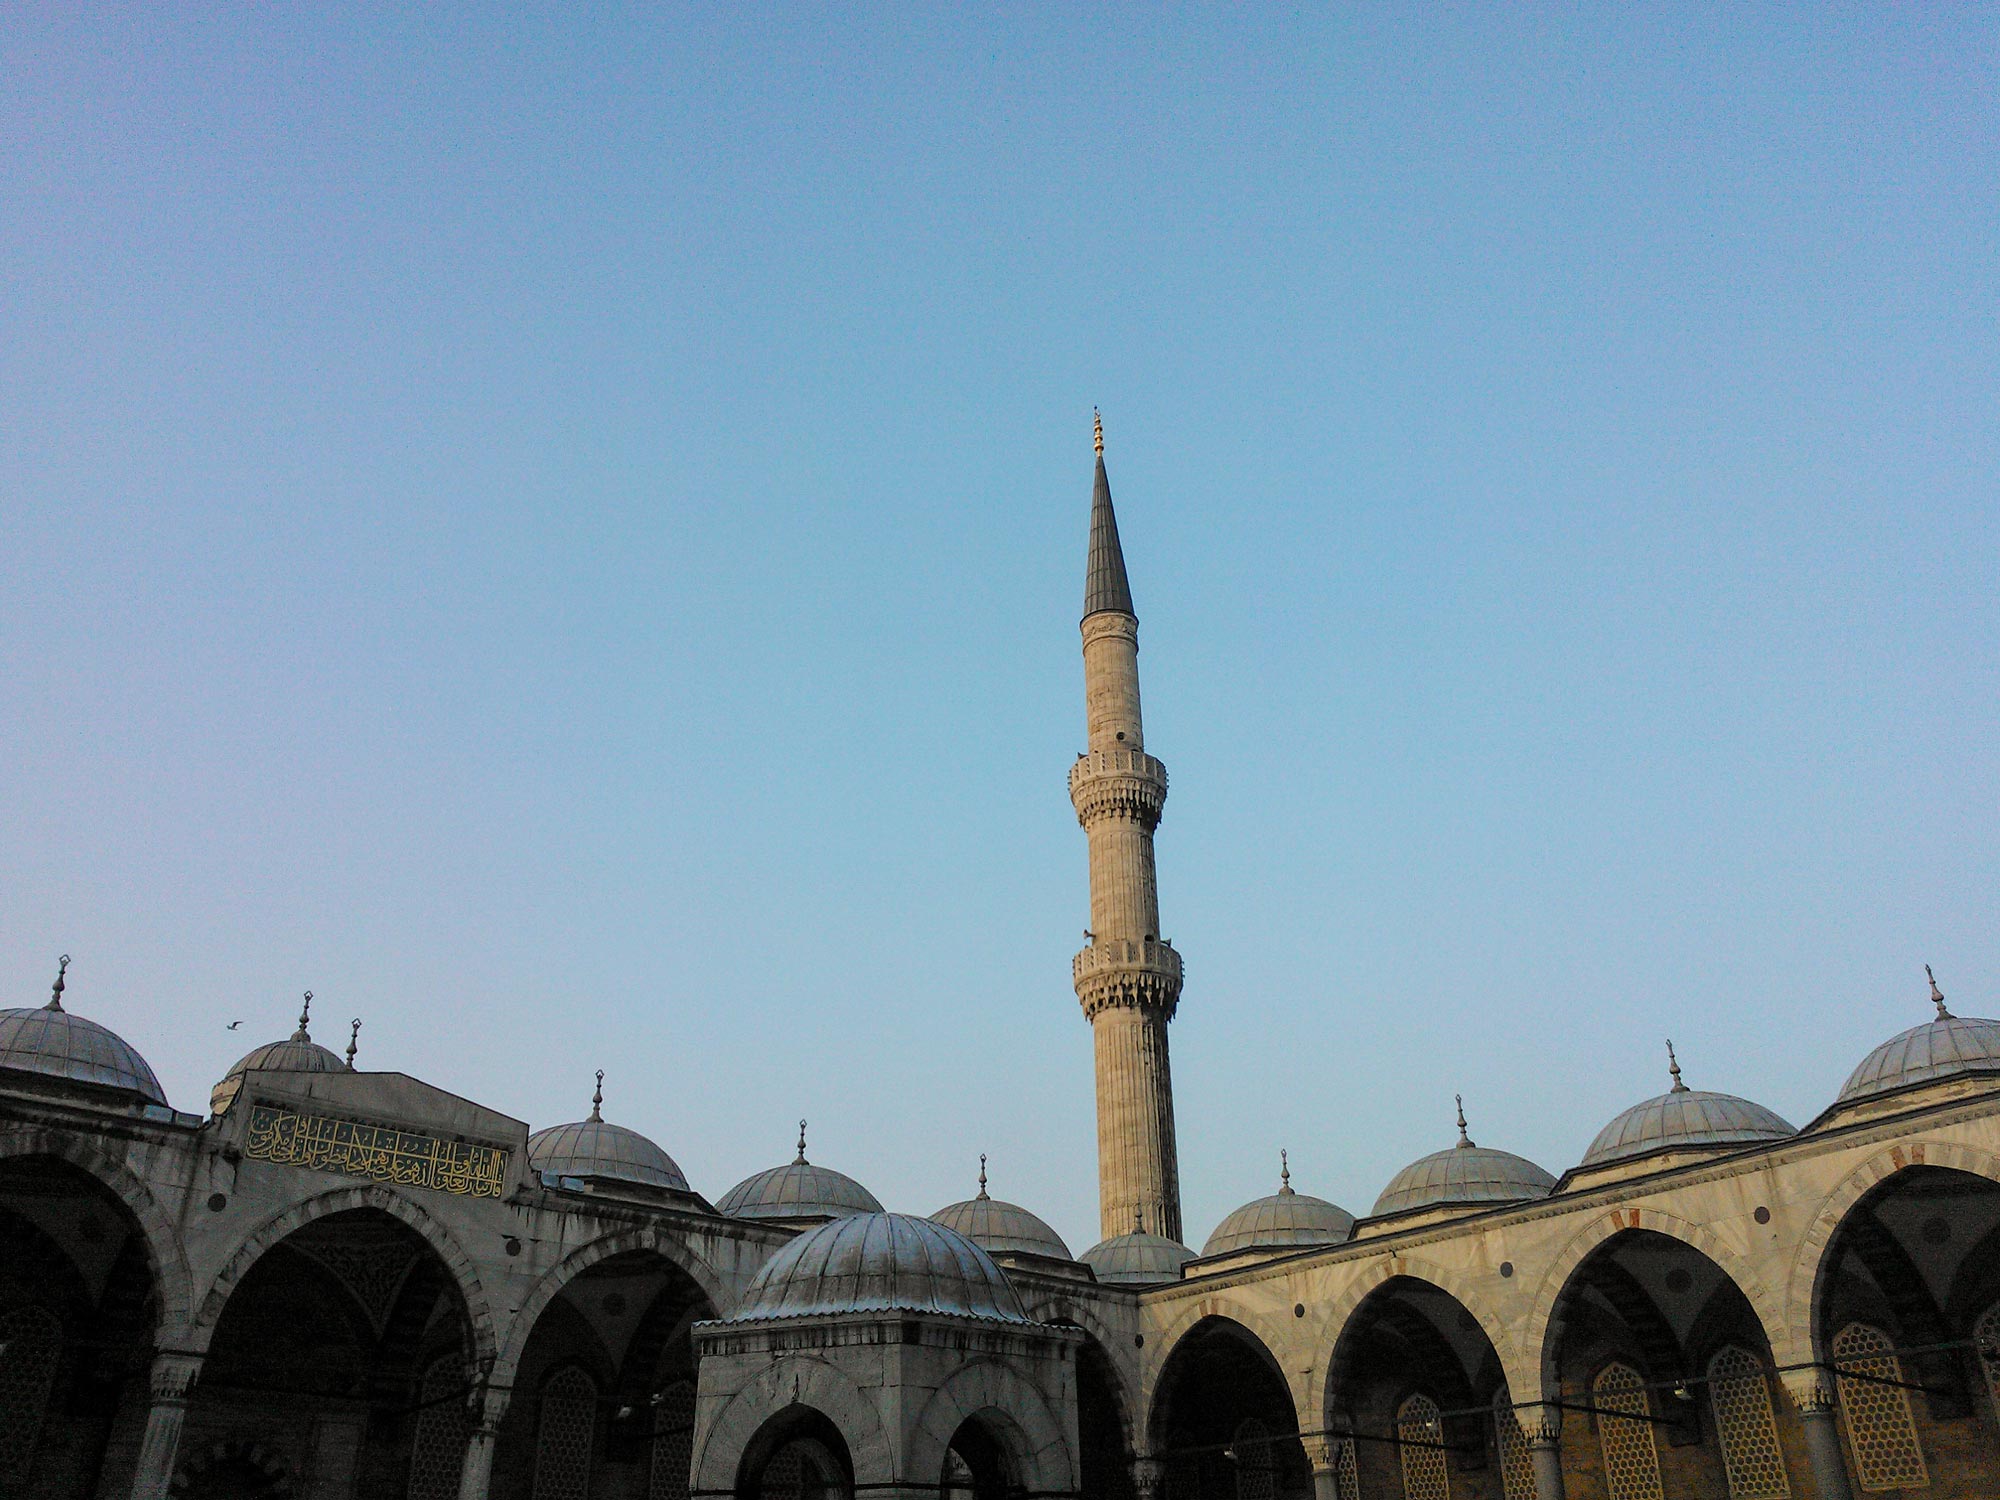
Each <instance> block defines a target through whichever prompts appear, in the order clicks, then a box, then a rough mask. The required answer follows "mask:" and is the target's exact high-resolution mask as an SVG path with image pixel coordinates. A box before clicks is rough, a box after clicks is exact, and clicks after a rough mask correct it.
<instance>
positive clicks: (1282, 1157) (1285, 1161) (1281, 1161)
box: [1278, 1146, 1292, 1197]
mask: <svg viewBox="0 0 2000 1500" xmlns="http://www.w3.org/2000/svg"><path fill="white" fill-rule="evenodd" d="M1291 1190H1292V1153H1291V1152H1289V1151H1287V1150H1286V1149H1285V1148H1284V1147H1283V1146H1280V1147H1279V1148H1278V1196H1279V1197H1283V1196H1284V1195H1285V1194H1286V1193H1289V1192H1290V1191H1291Z"/></svg>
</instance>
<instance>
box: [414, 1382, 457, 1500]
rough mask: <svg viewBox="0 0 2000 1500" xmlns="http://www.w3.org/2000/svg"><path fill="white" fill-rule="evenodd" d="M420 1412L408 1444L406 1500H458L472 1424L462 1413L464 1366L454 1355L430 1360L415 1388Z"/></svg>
mask: <svg viewBox="0 0 2000 1500" xmlns="http://www.w3.org/2000/svg"><path fill="white" fill-rule="evenodd" d="M417 1389H418V1391H419V1393H420V1394H419V1395H418V1397H417V1401H418V1404H419V1405H420V1406H421V1408H422V1409H421V1410H420V1411H419V1412H418V1413H417V1435H416V1437H415V1438H414V1439H412V1441H411V1443H410V1495H409V1500H458V1481H459V1476H460V1473H461V1471H462V1470H463V1469H464V1468H465V1440H466V1438H467V1437H468V1436H469V1435H470V1427H471V1424H470V1423H469V1422H468V1421H467V1420H466V1411H465V1395H466V1393H465V1366H464V1364H463V1363H462V1362H461V1361H460V1359H459V1357H458V1356H457V1355H456V1354H447V1355H444V1356H443V1357H441V1358H439V1359H435V1360H432V1361H431V1364H430V1367H429V1368H428V1369H426V1370H425V1371H424V1378H423V1380H422V1382H421V1383H420V1384H419V1385H418V1387H417Z"/></svg>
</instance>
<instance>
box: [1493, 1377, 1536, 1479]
mask: <svg viewBox="0 0 2000 1500" xmlns="http://www.w3.org/2000/svg"><path fill="white" fill-rule="evenodd" d="M1493 1435H1494V1438H1495V1440H1496V1442H1497V1444H1498V1446H1499V1449H1500V1487H1501V1488H1502V1489H1503V1490H1505V1491H1506V1494H1507V1500H1535V1460H1534V1459H1533V1458H1532V1457H1531V1456H1530V1455H1529V1453H1528V1435H1527V1433H1525V1432H1523V1431H1522V1430H1521V1419H1520V1418H1519V1417H1518V1416H1516V1415H1515V1414H1514V1398H1513V1397H1512V1396H1510V1395H1509V1394H1508V1393H1507V1387H1506V1386H1504V1385H1503V1386H1501V1387H1500V1389H1499V1390H1497V1391H1495V1392H1494V1393H1493Z"/></svg>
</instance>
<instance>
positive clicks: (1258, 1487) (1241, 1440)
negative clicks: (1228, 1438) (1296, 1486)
mask: <svg viewBox="0 0 2000 1500" xmlns="http://www.w3.org/2000/svg"><path fill="white" fill-rule="evenodd" d="M1231 1446H1232V1447H1233V1448H1235V1450H1236V1500H1275V1497H1276V1495H1277V1493H1278V1473H1277V1470H1278V1456H1277V1454H1276V1452H1275V1451H1274V1450H1273V1449H1272V1447H1271V1429H1270V1428H1268V1427H1266V1426H1265V1425H1264V1424H1263V1423H1262V1422H1260V1421H1258V1420H1257V1419H1256V1418H1255V1417H1249V1418H1246V1419H1245V1420H1244V1421H1243V1422H1241V1423H1240V1424H1238V1426H1237V1428H1236V1436H1235V1439H1234V1440H1233V1442H1232V1443H1231Z"/></svg>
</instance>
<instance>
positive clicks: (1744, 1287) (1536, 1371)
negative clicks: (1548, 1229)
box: [1510, 1207, 1785, 1400]
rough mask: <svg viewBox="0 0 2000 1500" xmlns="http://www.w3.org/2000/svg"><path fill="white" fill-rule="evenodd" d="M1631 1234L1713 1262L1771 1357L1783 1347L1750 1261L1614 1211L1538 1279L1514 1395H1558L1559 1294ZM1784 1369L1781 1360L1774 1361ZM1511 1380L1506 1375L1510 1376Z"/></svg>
mask: <svg viewBox="0 0 2000 1500" xmlns="http://www.w3.org/2000/svg"><path fill="white" fill-rule="evenodd" d="M1634 1229H1647V1230H1651V1231H1652V1232H1653V1233H1654V1234H1659V1235H1664V1236H1666V1237H1667V1238H1668V1239H1671V1240H1679V1241H1680V1242H1681V1243H1682V1244H1684V1245H1686V1246H1687V1247H1688V1248H1689V1249H1691V1250H1696V1251H1699V1252H1700V1253H1701V1254H1703V1255H1705V1256H1707V1257H1708V1259H1709V1260H1711V1261H1713V1262H1714V1263H1715V1265H1716V1267H1717V1268H1718V1269H1719V1270H1720V1271H1721V1272H1722V1274H1723V1275H1725V1276H1727V1277H1728V1278H1729V1279H1730V1280H1731V1281H1733V1282H1735V1283H1736V1289H1737V1290H1738V1291H1740V1292H1741V1293H1742V1294H1743V1296H1744V1299H1745V1300H1746V1301H1748V1302H1749V1304H1750V1308H1751V1311H1752V1312H1754V1313H1755V1314H1756V1315H1757V1322H1758V1325H1759V1326H1760V1327H1761V1328H1762V1330H1763V1333H1764V1339H1765V1342H1766V1343H1768V1344H1769V1345H1770V1347H1771V1349H1772V1351H1773V1352H1774V1353H1775V1352H1776V1351H1777V1350H1778V1349H1779V1348H1780V1347H1782V1345H1783V1343H1784V1327H1785V1320H1784V1311H1783V1304H1782V1303H1781V1302H1780V1300H1779V1298H1778V1295H1777V1294H1776V1293H1775V1292H1774V1291H1773V1290H1772V1289H1771V1288H1770V1287H1769V1286H1767V1285H1766V1284H1765V1281H1764V1278H1763V1277H1762V1276H1760V1275H1759V1274H1758V1273H1757V1269H1756V1267H1755V1265H1753V1264H1752V1262H1751V1261H1750V1259H1749V1257H1748V1256H1746V1255H1744V1254H1742V1253H1741V1252H1739V1251H1738V1250H1736V1249H1735V1248H1734V1247H1732V1246H1731V1245H1729V1244H1727V1243H1726V1242H1725V1241H1724V1240H1723V1239H1722V1238H1721V1237H1720V1236H1718V1235H1717V1234H1716V1233H1715V1232H1714V1231H1713V1230H1711V1229H1708V1228H1706V1227H1705V1226H1703V1225H1700V1224H1696V1223H1692V1222H1690V1221H1689V1220H1687V1219H1683V1218H1680V1217H1678V1216H1677V1215H1674V1214H1670V1213H1667V1212H1666V1211H1665V1210H1663V1209H1658V1208H1650V1207H1642V1208H1614V1209H1612V1210H1611V1211H1610V1212H1609V1213H1607V1214H1600V1215H1598V1216H1597V1217H1596V1218H1594V1219H1592V1220H1591V1221H1590V1222H1589V1223H1587V1224H1586V1225H1585V1226H1584V1227H1583V1228H1582V1229H1580V1230H1578V1231H1577V1233H1576V1234H1575V1235H1574V1236H1573V1237H1572V1238H1571V1239H1570V1241H1569V1243H1568V1244H1567V1245H1565V1246H1564V1247H1563V1249H1562V1253H1561V1254H1559V1255H1558V1256H1557V1257H1556V1258H1555V1260H1554V1261H1553V1262H1551V1263H1550V1265H1549V1268H1548V1270H1547V1271H1546V1272H1544V1273H1543V1275H1542V1281H1541V1285H1540V1287H1539V1288H1538V1289H1537V1290H1536V1292H1535V1305H1534V1311H1533V1312H1532V1313H1531V1314H1530V1315H1529V1320H1528V1326H1527V1329H1526V1336H1527V1339H1528V1341H1529V1342H1528V1347H1527V1348H1525V1349H1523V1350H1522V1351H1521V1352H1522V1355H1523V1359H1522V1363H1523V1365H1524V1366H1525V1369H1524V1371H1523V1374H1524V1375H1525V1376H1527V1377H1529V1378H1527V1379H1525V1380H1524V1381H1523V1382H1522V1383H1521V1384H1520V1385H1519V1386H1518V1387H1517V1389H1520V1390H1531V1391H1534V1392H1535V1393H1536V1396H1537V1399H1543V1400H1552V1399H1555V1398H1556V1397H1557V1396H1558V1395H1559V1394H1560V1393H1559V1392H1558V1391H1557V1390H1556V1384H1557V1381H1556V1374H1555V1370H1554V1368H1553V1358H1554V1352H1555V1351H1554V1340H1553V1339H1552V1338H1551V1337H1550V1334H1551V1333H1552V1331H1553V1326H1554V1321H1555V1315H1556V1308H1557V1306H1558V1304H1560V1302H1561V1300H1562V1296H1563V1293H1564V1292H1566V1291H1567V1290H1569V1286H1570V1282H1571V1281H1572V1279H1573V1278H1574V1277H1575V1275H1576V1271H1577V1269H1578V1267H1580V1266H1581V1265H1582V1264H1583V1263H1584V1262H1585V1261H1586V1260H1588V1259H1590V1257H1591V1256H1592V1255H1593V1254H1595V1253H1596V1251H1597V1250H1598V1248H1599V1247H1600V1246H1602V1245H1604V1244H1605V1243H1607V1242H1608V1241H1610V1240H1614V1239H1616V1238H1617V1237H1618V1236H1619V1235H1621V1234H1625V1233H1628V1232H1629V1231H1631V1230H1634ZM1778 1359H1779V1363H1783V1362H1784V1361H1783V1356H1779V1357H1778ZM1510 1375H1511V1372H1510Z"/></svg>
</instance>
